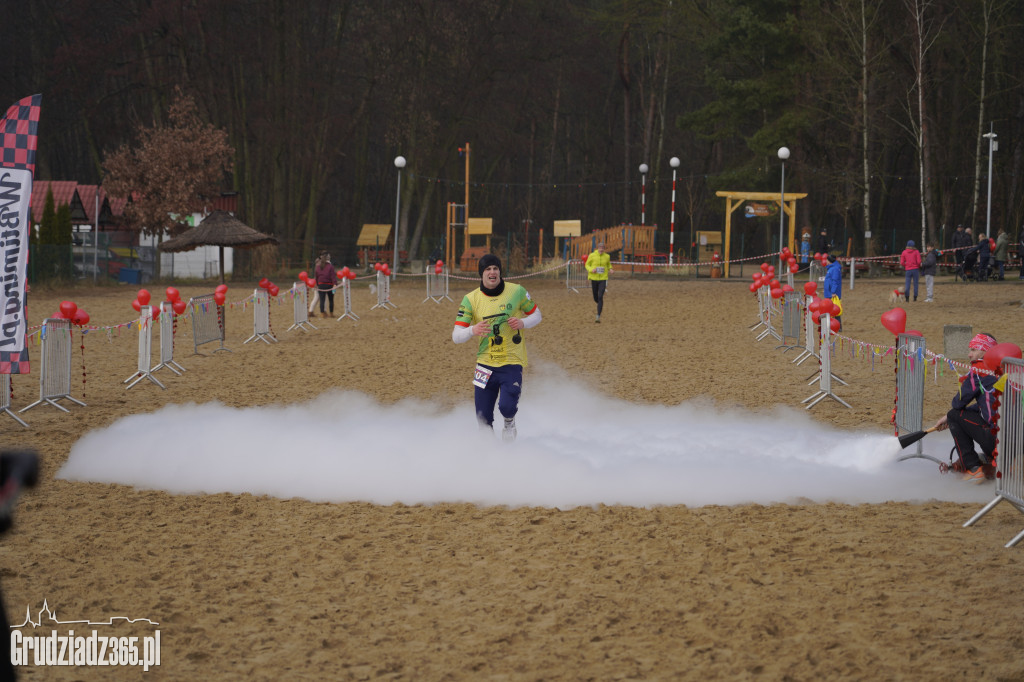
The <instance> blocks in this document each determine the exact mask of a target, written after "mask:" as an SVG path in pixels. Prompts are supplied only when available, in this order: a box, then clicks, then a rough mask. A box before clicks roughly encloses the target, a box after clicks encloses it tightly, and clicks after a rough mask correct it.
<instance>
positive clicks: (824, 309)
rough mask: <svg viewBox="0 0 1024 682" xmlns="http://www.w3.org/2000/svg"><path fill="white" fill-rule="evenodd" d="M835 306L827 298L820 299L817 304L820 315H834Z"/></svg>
mask: <svg viewBox="0 0 1024 682" xmlns="http://www.w3.org/2000/svg"><path fill="white" fill-rule="evenodd" d="M835 307H836V306H835V304H834V303H833V302H832V301H830V300H829V299H827V298H823V299H821V302H820V303H818V312H819V313H821V314H822V315H835V312H836V311H835Z"/></svg>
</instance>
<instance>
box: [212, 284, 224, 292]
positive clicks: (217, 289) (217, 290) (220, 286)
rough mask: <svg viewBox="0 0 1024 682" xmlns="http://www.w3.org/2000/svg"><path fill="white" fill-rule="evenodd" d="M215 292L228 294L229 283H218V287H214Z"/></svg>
mask: <svg viewBox="0 0 1024 682" xmlns="http://www.w3.org/2000/svg"><path fill="white" fill-rule="evenodd" d="M213 292H214V293H215V294H226V293H228V285H227V284H218V285H217V288H216V289H214V290H213Z"/></svg>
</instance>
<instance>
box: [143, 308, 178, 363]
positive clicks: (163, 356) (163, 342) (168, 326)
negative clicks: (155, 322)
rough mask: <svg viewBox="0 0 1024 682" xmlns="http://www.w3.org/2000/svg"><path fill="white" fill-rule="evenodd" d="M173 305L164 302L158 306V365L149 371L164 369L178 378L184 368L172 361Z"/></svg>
mask: <svg viewBox="0 0 1024 682" xmlns="http://www.w3.org/2000/svg"><path fill="white" fill-rule="evenodd" d="M174 326H175V322H174V304H172V303H171V302H170V301H164V302H163V303H161V304H160V364H159V365H157V366H156V367H154V368H153V369H151V370H150V371H151V372H155V371H157V370H158V369H163V368H164V367H166V368H167V369H169V370H171V371H172V372H174V373H175V374H177V375H178V376H181V373H182V372H184V371H185V368H184V367H182V366H181V365H179V364H178V363H177V362H175V361H174Z"/></svg>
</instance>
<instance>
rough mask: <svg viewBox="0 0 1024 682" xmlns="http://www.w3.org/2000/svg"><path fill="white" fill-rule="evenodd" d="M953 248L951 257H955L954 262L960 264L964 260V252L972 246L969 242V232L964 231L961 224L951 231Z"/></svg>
mask: <svg viewBox="0 0 1024 682" xmlns="http://www.w3.org/2000/svg"><path fill="white" fill-rule="evenodd" d="M952 246H953V248H954V249H956V250H955V251H954V252H953V258H955V259H956V264H957V265H960V264H962V263H963V262H964V252H965V251H967V249H969V248H970V247H972V246H974V244H972V243H971V233H970V232H964V226H963V225H957V226H956V232H954V233H953V245H952Z"/></svg>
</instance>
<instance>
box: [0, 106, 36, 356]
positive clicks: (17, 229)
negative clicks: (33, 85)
mask: <svg viewBox="0 0 1024 682" xmlns="http://www.w3.org/2000/svg"><path fill="white" fill-rule="evenodd" d="M41 100H42V95H32V96H31V97H25V98H24V99H22V100H20V101H19V102H17V103H16V104H13V105H11V107H10V108H9V109H8V110H7V113H6V114H5V115H4V117H3V119H0V261H2V264H3V272H2V273H0V274H2V288H0V374H28V371H29V363H28V346H27V345H26V343H25V341H26V338H25V335H26V332H27V330H28V325H27V322H26V320H25V310H26V308H25V305H26V301H25V290H26V284H27V280H26V277H27V274H28V245H29V236H30V235H31V230H32V214H31V211H30V201H31V199H32V176H33V174H34V173H35V170H36V144H37V137H36V136H37V132H38V127H39V103H40V101H41Z"/></svg>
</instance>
